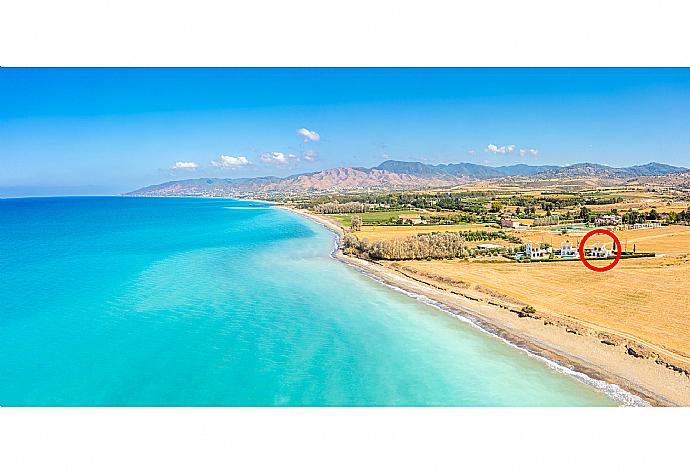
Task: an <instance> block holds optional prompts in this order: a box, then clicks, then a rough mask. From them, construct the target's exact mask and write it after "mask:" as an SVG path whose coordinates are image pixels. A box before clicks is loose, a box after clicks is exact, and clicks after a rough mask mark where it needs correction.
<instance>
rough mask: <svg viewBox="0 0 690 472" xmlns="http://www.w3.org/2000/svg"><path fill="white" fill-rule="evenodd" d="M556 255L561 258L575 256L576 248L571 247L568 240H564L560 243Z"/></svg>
mask: <svg viewBox="0 0 690 472" xmlns="http://www.w3.org/2000/svg"><path fill="white" fill-rule="evenodd" d="M558 256H559V257H561V258H563V259H569V258H573V257H577V248H576V247H573V245H572V243H571V242H570V241H564V242H562V243H561V248H560V249H559V251H558Z"/></svg>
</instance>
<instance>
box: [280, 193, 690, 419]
mask: <svg viewBox="0 0 690 472" xmlns="http://www.w3.org/2000/svg"><path fill="white" fill-rule="evenodd" d="M276 207H278V208H284V209H286V210H288V211H291V212H293V213H296V214H298V215H301V216H303V217H306V218H309V219H310V220H312V221H314V222H316V223H318V224H320V225H322V226H324V227H325V228H326V229H328V230H329V231H331V232H333V233H335V234H336V235H337V241H336V246H335V247H334V249H333V251H332V252H331V256H332V257H333V258H335V259H336V260H338V261H339V262H342V263H345V264H347V265H349V266H350V267H352V268H354V269H355V270H358V271H360V272H361V273H363V274H364V275H366V276H369V277H370V278H372V279H374V280H375V281H377V282H379V283H382V284H384V285H387V286H388V287H390V288H392V289H394V290H399V291H401V292H403V293H405V294H406V295H408V296H410V297H413V298H415V299H417V300H419V301H421V302H423V303H426V304H430V305H433V306H436V307H437V308H439V309H441V310H443V311H445V312H447V313H448V314H450V315H451V316H454V317H455V318H458V319H459V320H461V321H465V322H468V323H471V324H472V325H473V326H474V327H475V328H478V329H480V330H482V331H485V332H486V333H488V334H490V335H492V336H496V337H497V338H499V339H500V340H501V341H503V342H506V343H508V344H510V345H511V346H513V347H515V348H517V349H521V350H523V351H525V352H527V353H528V354H529V355H533V356H536V357H538V358H540V359H541V360H542V361H544V362H546V363H547V364H548V365H549V366H550V367H552V368H554V369H555V370H557V371H559V372H561V373H565V374H568V375H571V376H574V377H576V378H577V379H578V380H580V381H583V382H584V383H587V384H589V385H591V386H593V387H595V388H597V389H599V390H602V391H604V393H606V394H607V395H609V396H611V397H612V398H614V399H616V400H617V401H620V402H621V403H622V404H624V405H633V406H642V405H645V404H646V405H652V406H686V405H690V379H688V377H687V376H685V375H684V374H680V373H677V372H674V371H672V370H671V369H669V368H667V367H666V366H663V365H660V364H658V363H656V362H654V361H653V360H651V359H647V358H641V357H637V356H634V355H631V354H629V353H627V352H625V350H623V349H622V348H621V346H612V345H608V344H604V343H602V342H601V339H600V338H598V337H596V336H591V335H588V334H581V333H576V332H574V331H572V330H567V329H566V328H564V327H563V326H557V325H554V324H551V323H549V324H548V325H547V323H546V322H545V321H543V320H541V319H538V318H530V317H518V316H517V314H516V313H514V312H511V311H510V310H508V309H506V308H505V307H501V306H498V305H494V304H489V303H487V302H483V301H481V300H474V299H470V298H468V297H466V296H463V295H461V294H458V293H455V292H452V291H450V290H447V289H444V288H442V287H438V286H436V285H434V284H432V283H430V282H429V281H425V280H422V279H419V278H417V277H413V276H412V275H410V274H407V273H404V272H402V271H400V270H398V269H395V268H391V267H386V266H384V265H383V264H381V263H378V262H376V261H368V260H364V259H359V258H357V257H353V256H347V255H345V254H343V253H342V251H341V250H340V241H341V239H342V237H343V234H344V229H343V228H342V227H340V226H339V225H338V224H336V223H334V222H333V221H331V220H329V219H328V218H327V217H323V216H320V215H315V214H313V213H310V212H308V211H306V210H300V209H296V208H291V207H288V206H285V205H276Z"/></svg>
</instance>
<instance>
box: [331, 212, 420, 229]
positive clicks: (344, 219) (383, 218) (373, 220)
mask: <svg viewBox="0 0 690 472" xmlns="http://www.w3.org/2000/svg"><path fill="white" fill-rule="evenodd" d="M420 214H421V213H419V212H415V211H409V210H408V211H405V210H397V211H371V212H368V213H337V214H330V215H326V216H328V217H330V218H335V219H337V220H338V221H340V223H341V224H342V225H343V226H350V222H351V221H352V217H353V216H355V215H356V216H359V217H361V218H362V223H363V224H365V225H380V224H390V223H391V219H392V218H394V219H398V217H399V216H400V215H420Z"/></svg>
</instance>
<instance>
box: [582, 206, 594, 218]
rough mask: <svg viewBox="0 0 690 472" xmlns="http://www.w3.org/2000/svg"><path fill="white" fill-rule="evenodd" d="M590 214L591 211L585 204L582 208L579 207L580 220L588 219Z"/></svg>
mask: <svg viewBox="0 0 690 472" xmlns="http://www.w3.org/2000/svg"><path fill="white" fill-rule="evenodd" d="M591 214H592V211H591V210H590V209H589V208H587V207H586V206H583V207H582V208H580V219H581V220H582V221H585V222H587V221H589V216H590V215H591Z"/></svg>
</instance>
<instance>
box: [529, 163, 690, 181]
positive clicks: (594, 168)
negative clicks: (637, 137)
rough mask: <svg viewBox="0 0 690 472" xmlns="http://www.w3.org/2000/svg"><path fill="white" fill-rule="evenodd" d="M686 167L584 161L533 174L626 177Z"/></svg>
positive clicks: (673, 171) (667, 172)
mask: <svg viewBox="0 0 690 472" xmlns="http://www.w3.org/2000/svg"><path fill="white" fill-rule="evenodd" d="M687 170H688V169H686V168H684V167H675V166H670V165H668V164H660V163H658V162H650V163H649V164H644V165H639V166H632V167H609V166H605V165H602V164H592V163H589V162H585V163H582V164H573V165H570V166H565V167H556V168H554V169H549V170H546V171H543V172H539V173H537V174H535V175H536V176H537V177H549V178H566V177H604V178H616V179H626V178H633V177H640V176H645V175H667V174H671V173H676V172H684V171H687Z"/></svg>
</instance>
